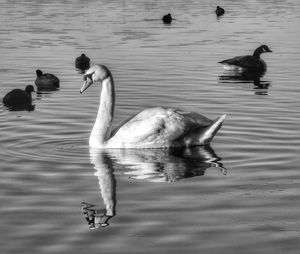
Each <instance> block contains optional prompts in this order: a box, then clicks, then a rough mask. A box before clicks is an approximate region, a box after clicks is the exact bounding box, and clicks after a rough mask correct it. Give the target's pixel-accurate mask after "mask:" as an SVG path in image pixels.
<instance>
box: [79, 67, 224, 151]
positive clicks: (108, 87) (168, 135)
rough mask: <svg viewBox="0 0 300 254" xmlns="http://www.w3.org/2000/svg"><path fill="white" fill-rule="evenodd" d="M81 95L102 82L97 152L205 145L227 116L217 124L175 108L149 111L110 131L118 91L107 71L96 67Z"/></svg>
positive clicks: (94, 135) (94, 134)
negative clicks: (101, 150)
mask: <svg viewBox="0 0 300 254" xmlns="http://www.w3.org/2000/svg"><path fill="white" fill-rule="evenodd" d="M84 79H85V82H84V84H83V86H82V88H81V90H80V92H81V93H82V92H83V91H84V90H86V89H87V88H88V87H89V86H90V85H91V84H93V83H95V82H97V81H101V82H102V91H101V96H100V106H99V110H98V115H97V118H96V122H95V124H94V127H93V130H92V132H91V135H90V140H89V144H90V146H91V147H97V148H166V147H183V146H196V145H206V144H208V143H210V141H211V140H212V138H213V137H214V135H215V134H216V133H217V131H218V130H219V129H220V127H221V126H222V123H223V121H224V118H225V115H223V116H221V117H219V118H218V119H216V120H215V121H212V120H209V119H208V118H206V117H205V116H202V115H200V114H197V113H194V112H185V111H181V110H179V109H173V108H162V107H155V108H148V109H145V110H143V111H141V112H140V113H138V114H137V115H135V116H133V117H131V118H130V119H129V120H127V121H125V122H124V123H123V124H121V125H120V126H119V127H117V128H115V129H114V130H113V131H111V124H112V120H113V114H114V104H115V90H114V82H113V77H112V75H111V73H110V71H109V70H108V69H107V67H105V66H103V65H95V66H93V67H91V68H90V69H89V70H87V72H86V74H85V75H84Z"/></svg>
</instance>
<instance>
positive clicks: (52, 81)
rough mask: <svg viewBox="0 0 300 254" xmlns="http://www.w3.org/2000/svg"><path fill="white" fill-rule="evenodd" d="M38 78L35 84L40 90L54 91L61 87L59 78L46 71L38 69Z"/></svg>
mask: <svg viewBox="0 0 300 254" xmlns="http://www.w3.org/2000/svg"><path fill="white" fill-rule="evenodd" d="M36 75H37V77H36V80H35V84H36V86H37V88H38V90H46V91H51V90H52V91H53V90H56V89H57V88H59V79H58V78H57V77H56V76H54V75H53V74H50V73H45V74H43V72H42V71H41V70H36Z"/></svg>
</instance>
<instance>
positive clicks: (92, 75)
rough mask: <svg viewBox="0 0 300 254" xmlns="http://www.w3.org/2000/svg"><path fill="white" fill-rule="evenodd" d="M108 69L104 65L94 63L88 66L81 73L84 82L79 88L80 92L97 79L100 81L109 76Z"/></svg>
mask: <svg viewBox="0 0 300 254" xmlns="http://www.w3.org/2000/svg"><path fill="white" fill-rule="evenodd" d="M110 76H111V74H110V71H109V70H108V68H107V67H106V66H104V65H94V66H92V67H91V68H89V69H88V70H87V71H86V73H85V74H84V75H83V80H84V83H83V85H82V87H81V89H80V93H83V92H84V91H85V90H86V89H88V87H89V86H90V85H92V84H94V83H95V82H97V81H100V82H102V81H103V80H105V79H107V78H108V77H110Z"/></svg>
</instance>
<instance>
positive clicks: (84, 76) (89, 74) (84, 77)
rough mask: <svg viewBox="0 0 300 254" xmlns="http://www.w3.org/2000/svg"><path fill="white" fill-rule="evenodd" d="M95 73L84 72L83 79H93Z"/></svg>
mask: <svg viewBox="0 0 300 254" xmlns="http://www.w3.org/2000/svg"><path fill="white" fill-rule="evenodd" d="M93 74H94V72H92V73H88V74H84V75H83V80H84V81H86V80H87V78H89V79H90V80H92V79H93V78H92V76H93Z"/></svg>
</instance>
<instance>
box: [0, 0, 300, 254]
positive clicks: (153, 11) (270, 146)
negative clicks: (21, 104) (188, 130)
mask: <svg viewBox="0 0 300 254" xmlns="http://www.w3.org/2000/svg"><path fill="white" fill-rule="evenodd" d="M218 4H219V5H221V6H222V7H224V8H225V10H226V13H225V15H224V16H223V17H221V18H219V19H217V18H216V16H215V14H214V10H215V6H216V5H217V3H215V2H211V1H208V0H203V1H195V0H194V1H189V2H188V3H186V1H181V0H175V1H174V0H173V1H154V0H152V1H137V0H136V1H135V0H133V1H125V0H124V1H104V0H102V1H66V0H65V1H34V0H32V1H4V0H1V1H0V7H1V8H0V21H1V22H0V24H1V25H0V34H1V37H0V45H1V47H0V53H1V61H0V74H1V80H2V82H1V86H0V94H1V98H2V97H3V96H4V95H5V94H6V93H7V92H9V91H10V90H12V89H14V88H25V86H26V85H28V84H34V80H35V70H36V69H37V68H39V69H41V70H42V71H44V72H50V73H54V74H55V75H57V76H58V77H59V78H60V80H61V88H60V90H59V91H55V92H47V93H41V94H37V95H34V101H33V104H34V105H35V108H34V110H33V111H30V112H28V111H8V110H7V109H6V108H5V107H4V106H3V105H1V107H0V115H1V117H0V129H1V132H0V140H1V143H0V148H1V150H0V151H1V152H0V160H1V180H0V183H1V185H0V186H1V193H2V195H1V197H0V201H1V227H0V233H1V238H0V239H1V240H0V244H1V249H2V251H1V253H47V254H48V253H154V252H160V253H183V252H185V253H200V252H201V253H251V254H253V253H298V250H299V247H300V241H299V240H300V230H299V228H300V223H299V221H300V220H299V219H300V217H299V208H300V204H299V201H298V199H299V194H300V191H299V187H300V173H299V166H298V165H299V162H300V159H299V145H300V138H299V134H300V133H299V124H300V120H299V119H300V102H299V96H298V94H299V92H300V87H299V79H300V72H299V66H300V44H299V39H300V38H299V32H298V26H299V21H300V15H299V13H300V6H299V3H298V1H296V0H283V1H276V0H248V1H223V2H222V3H218ZM168 12H171V13H172V15H173V17H174V18H175V20H174V22H173V23H172V24H171V25H164V24H162V22H161V20H160V18H161V17H162V16H163V15H164V14H166V13H168ZM261 44H267V45H268V46H269V47H270V48H271V49H272V50H273V53H269V54H263V55H262V57H263V59H264V60H265V61H266V62H267V64H268V71H267V73H266V74H265V75H264V76H263V77H262V78H261V79H260V80H259V84H258V83H255V84H254V81H253V80H242V79H236V78H235V79H232V78H230V79H228V78H224V76H226V75H227V74H226V73H224V71H223V70H222V68H221V66H220V65H219V64H218V63H217V62H218V61H220V60H223V59H226V58H229V57H232V56H236V55H243V54H251V53H252V52H253V50H254V49H255V48H256V47H257V46H259V45H261ZM81 53H85V54H86V55H88V56H89V57H90V58H91V61H92V63H101V64H106V65H107V66H108V67H109V68H110V69H111V71H112V73H113V75H114V79H115V83H116V92H117V101H116V114H115V124H117V123H119V122H121V121H123V120H125V119H126V118H128V117H130V116H131V115H132V114H134V113H136V112H137V111H139V110H141V109H143V108H145V107H151V106H157V105H164V106H174V107H178V108H183V109H185V110H190V111H196V112H200V113H203V114H205V115H206V116H208V117H209V118H211V119H213V118H216V117H217V116H219V115H221V114H224V113H227V114H228V116H227V118H226V121H225V124H224V126H223V127H222V129H221V130H220V132H219V133H218V135H217V136H216V137H215V139H214V141H213V142H212V144H211V148H207V149H205V148H197V149H192V150H187V151H181V150H180V151H166V150H155V151H152V150H150V151H149V150H145V151H144V150H140V151H134V150H130V151H122V150H113V151H105V152H99V151H98V152H95V151H89V148H88V137H89V133H90V131H91V128H92V125H93V122H94V119H95V114H96V111H97V107H98V92H99V87H97V86H94V87H91V88H90V89H89V90H87V91H86V92H85V93H84V94H82V95H80V94H79V89H80V87H81V85H82V75H80V74H78V72H77V71H76V70H75V69H74V61H75V58H76V57H77V56H79V55H80V54H81ZM82 202H86V203H87V204H92V205H95V206H92V207H90V208H89V209H83V210H82V207H83V208H84V207H85V206H84V205H82V204H81V203H82ZM105 208H106V209H105ZM83 212H89V215H90V219H91V220H92V219H93V216H94V219H95V221H96V222H99V221H100V222H102V225H103V226H105V225H106V224H109V225H108V226H106V227H99V228H96V229H90V228H89V227H90V226H91V225H88V222H87V221H86V219H85V217H86V216H87V214H84V213H83ZM112 215H114V216H112ZM98 225H99V224H98Z"/></svg>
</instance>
